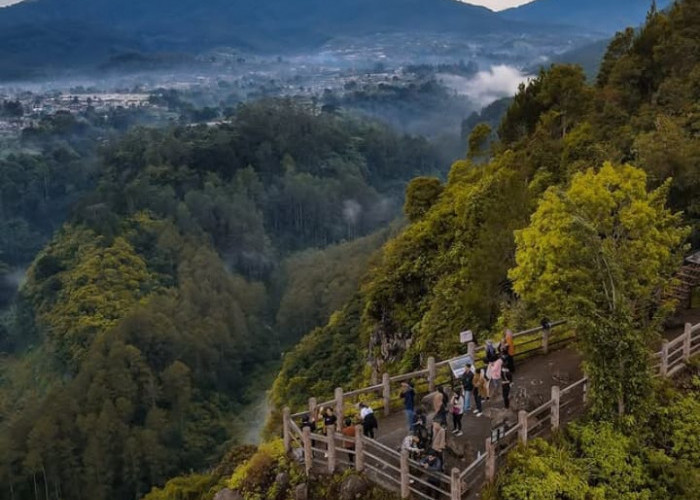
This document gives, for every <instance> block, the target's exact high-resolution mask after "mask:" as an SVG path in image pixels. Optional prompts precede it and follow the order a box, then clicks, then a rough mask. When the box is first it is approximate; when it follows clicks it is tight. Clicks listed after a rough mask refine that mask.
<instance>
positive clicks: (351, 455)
mask: <svg viewBox="0 0 700 500" xmlns="http://www.w3.org/2000/svg"><path fill="white" fill-rule="evenodd" d="M341 432H342V434H343V437H344V439H343V441H344V442H345V449H346V450H348V460H350V463H351V464H354V463H355V426H354V425H352V419H351V418H350V417H345V420H343V430H342V431H341Z"/></svg>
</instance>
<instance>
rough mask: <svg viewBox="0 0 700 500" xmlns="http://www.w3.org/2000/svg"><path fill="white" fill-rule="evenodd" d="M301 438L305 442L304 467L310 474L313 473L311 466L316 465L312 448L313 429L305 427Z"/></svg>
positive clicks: (307, 473)
mask: <svg viewBox="0 0 700 500" xmlns="http://www.w3.org/2000/svg"><path fill="white" fill-rule="evenodd" d="M301 439H302V441H303V442H304V468H305V469H306V475H307V476H308V475H309V474H311V467H313V465H314V452H313V451H312V450H311V429H309V428H308V427H304V430H303V431H302V437H301Z"/></svg>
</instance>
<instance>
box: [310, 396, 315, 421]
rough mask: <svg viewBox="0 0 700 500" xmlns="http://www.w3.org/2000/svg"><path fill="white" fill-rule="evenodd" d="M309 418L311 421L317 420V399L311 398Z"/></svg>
mask: <svg viewBox="0 0 700 500" xmlns="http://www.w3.org/2000/svg"><path fill="white" fill-rule="evenodd" d="M309 418H310V419H311V420H314V419H315V418H316V398H309Z"/></svg>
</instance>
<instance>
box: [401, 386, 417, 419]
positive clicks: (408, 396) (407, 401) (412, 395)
mask: <svg viewBox="0 0 700 500" xmlns="http://www.w3.org/2000/svg"><path fill="white" fill-rule="evenodd" d="M401 398H402V399H403V406H404V408H405V410H406V421H407V422H408V430H409V431H411V430H413V416H414V414H415V402H416V391H415V389H414V388H413V386H412V385H411V383H410V382H401Z"/></svg>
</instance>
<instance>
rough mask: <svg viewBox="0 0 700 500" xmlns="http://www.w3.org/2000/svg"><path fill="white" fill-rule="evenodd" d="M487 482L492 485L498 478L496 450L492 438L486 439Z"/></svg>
mask: <svg viewBox="0 0 700 500" xmlns="http://www.w3.org/2000/svg"><path fill="white" fill-rule="evenodd" d="M484 453H486V482H487V483H490V482H491V481H493V479H494V478H495V477H496V448H495V446H494V445H493V443H492V442H491V438H490V437H487V438H486V451H485V452H484Z"/></svg>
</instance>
